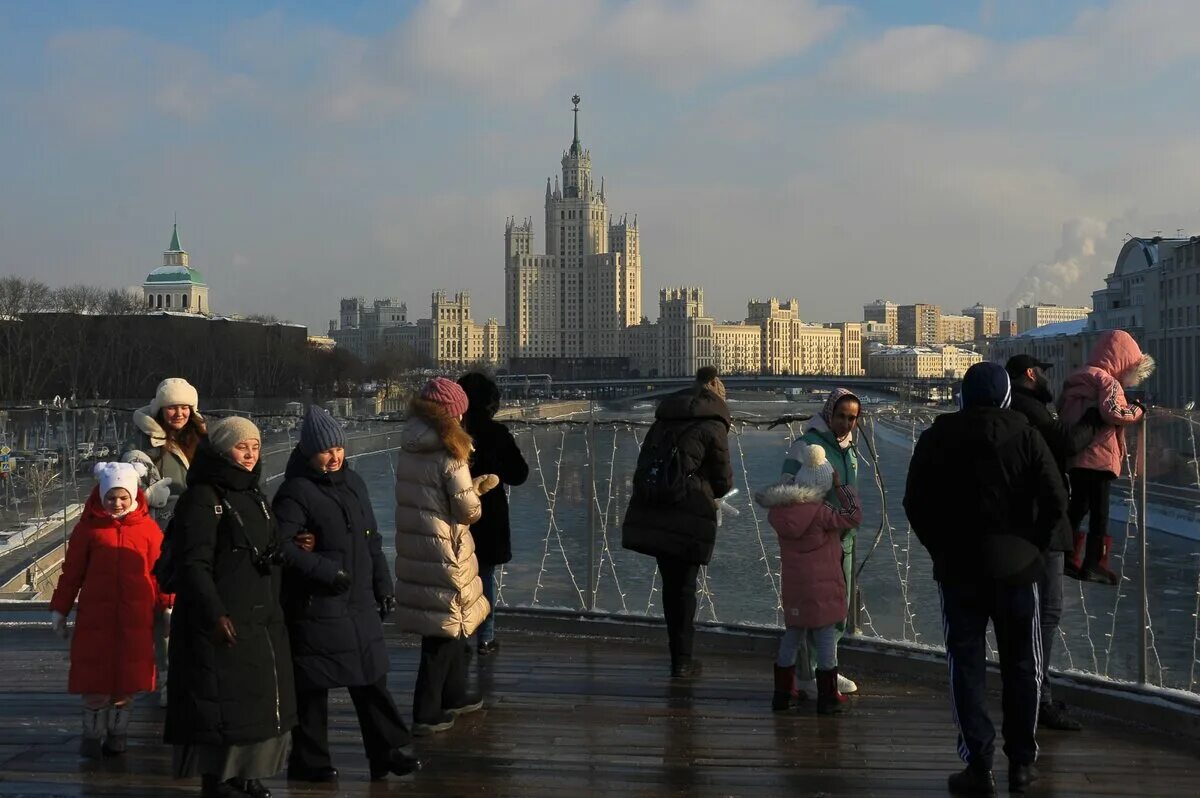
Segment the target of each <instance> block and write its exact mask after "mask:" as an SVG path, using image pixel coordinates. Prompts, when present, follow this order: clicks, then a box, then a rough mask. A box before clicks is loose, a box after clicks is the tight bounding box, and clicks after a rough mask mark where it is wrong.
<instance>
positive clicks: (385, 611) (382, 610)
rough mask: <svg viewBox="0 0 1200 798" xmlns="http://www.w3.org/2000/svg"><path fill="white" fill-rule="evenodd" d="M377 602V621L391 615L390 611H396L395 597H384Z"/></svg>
mask: <svg viewBox="0 0 1200 798" xmlns="http://www.w3.org/2000/svg"><path fill="white" fill-rule="evenodd" d="M377 601H378V602H379V620H381V621H382V620H384V619H386V618H387V617H388V616H389V615H391V614H392V611H393V610H395V609H396V597H395V596H384V597H383V598H380V599H377Z"/></svg>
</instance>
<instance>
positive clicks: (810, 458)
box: [792, 445, 833, 491]
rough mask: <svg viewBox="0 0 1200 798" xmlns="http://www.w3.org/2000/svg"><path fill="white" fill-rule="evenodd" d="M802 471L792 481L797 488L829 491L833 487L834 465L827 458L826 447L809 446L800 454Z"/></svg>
mask: <svg viewBox="0 0 1200 798" xmlns="http://www.w3.org/2000/svg"><path fill="white" fill-rule="evenodd" d="M800 454H801V456H800V457H799V458H797V459H799V460H800V470H799V471H797V472H796V476H795V477H794V478H793V480H792V484H793V485H796V486H797V487H805V488H817V489H819V490H821V491H828V490H829V489H830V488H832V487H833V464H832V463H830V462H829V460H828V459H826V457H825V449H824V447H821V446H817V445H809V447H808V449H807V451H804V452H802V453H800Z"/></svg>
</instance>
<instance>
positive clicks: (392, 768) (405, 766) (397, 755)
mask: <svg viewBox="0 0 1200 798" xmlns="http://www.w3.org/2000/svg"><path fill="white" fill-rule="evenodd" d="M420 769H421V760H419V759H417V758H416V757H415V756H409V755H408V754H406V753H404V752H403V751H401V750H400V749H399V748H393V749H392V750H391V751H388V755H387V758H386V759H378V760H372V761H371V781H379V780H380V779H384V778H387V775H388V774H389V773H394V774H395V775H397V776H407V775H408V774H409V773H415V772H416V771H418V770H420Z"/></svg>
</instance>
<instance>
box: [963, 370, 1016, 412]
mask: <svg viewBox="0 0 1200 798" xmlns="http://www.w3.org/2000/svg"><path fill="white" fill-rule="evenodd" d="M960 399H961V404H962V408H963V409H964V410H966V409H967V408H969V407H1008V406H1009V405H1010V404H1012V381H1011V380H1010V379H1009V378H1008V372H1007V371H1005V370H1004V367H1003V366H1001V365H1000V364H999V363H990V362H988V361H984V362H982V363H976V364H975V365H974V366H971V368H969V369H967V373H966V374H964V375H963V381H962V394H961V397H960Z"/></svg>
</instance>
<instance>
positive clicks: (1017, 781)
mask: <svg viewBox="0 0 1200 798" xmlns="http://www.w3.org/2000/svg"><path fill="white" fill-rule="evenodd" d="M1038 775H1040V774H1039V773H1038V772H1037V768H1035V767H1034V766H1033V765H1020V764H1017V763H1016V762H1010V763H1008V791H1009V792H1025V790H1027V789H1029V785H1030V784H1033V783H1034V782H1035V781H1037V779H1038Z"/></svg>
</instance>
